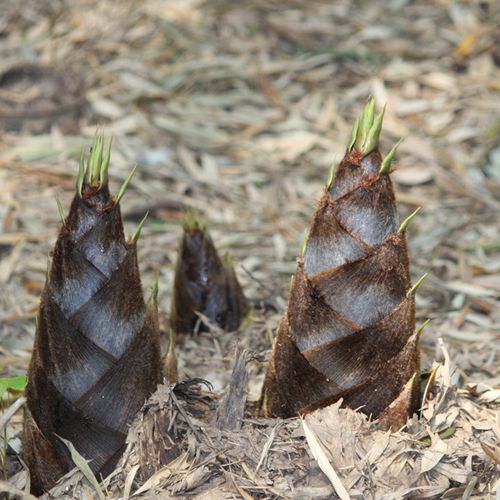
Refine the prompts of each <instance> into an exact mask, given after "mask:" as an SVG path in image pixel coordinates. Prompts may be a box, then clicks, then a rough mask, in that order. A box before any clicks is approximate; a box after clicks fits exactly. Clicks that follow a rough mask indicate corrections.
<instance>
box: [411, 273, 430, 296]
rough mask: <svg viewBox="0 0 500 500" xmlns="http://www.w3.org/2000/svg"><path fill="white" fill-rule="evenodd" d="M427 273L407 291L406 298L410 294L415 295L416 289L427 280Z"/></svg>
mask: <svg viewBox="0 0 500 500" xmlns="http://www.w3.org/2000/svg"><path fill="white" fill-rule="evenodd" d="M428 274H429V273H425V274H424V275H423V276H422V277H421V278H420V279H419V280H418V281H417V282H416V283H415V284H414V285H413V286H412V287H411V288H410V289H409V290H408V293H407V294H406V296H407V297H409V296H410V295H411V294H413V293H415V292H416V291H417V289H418V287H419V286H420V285H421V284H422V282H423V281H424V280H425V278H427V275H428Z"/></svg>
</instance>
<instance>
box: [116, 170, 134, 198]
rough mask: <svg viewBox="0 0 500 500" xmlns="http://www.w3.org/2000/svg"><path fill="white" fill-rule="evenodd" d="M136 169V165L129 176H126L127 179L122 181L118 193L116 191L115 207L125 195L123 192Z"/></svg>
mask: <svg viewBox="0 0 500 500" xmlns="http://www.w3.org/2000/svg"><path fill="white" fill-rule="evenodd" d="M136 169H137V165H136V166H135V167H134V168H133V169H132V171H131V172H130V174H128V177H127V178H126V179H125V180H124V181H123V184H122V185H121V187H120V191H118V196H117V197H116V199H115V206H116V205H118V204H119V203H120V201H121V200H122V198H123V195H124V194H125V191H127V188H128V185H129V184H130V181H131V180H132V177H134V174H135V171H136Z"/></svg>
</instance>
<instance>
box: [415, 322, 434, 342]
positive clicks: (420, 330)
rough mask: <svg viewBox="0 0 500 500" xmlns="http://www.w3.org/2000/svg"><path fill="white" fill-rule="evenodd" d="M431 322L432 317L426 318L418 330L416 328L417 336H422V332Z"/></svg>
mask: <svg viewBox="0 0 500 500" xmlns="http://www.w3.org/2000/svg"><path fill="white" fill-rule="evenodd" d="M430 322H431V320H430V318H429V319H426V320H425V321H424V322H423V323H422V324H421V325H420V326H419V327H418V328H417V329H416V330H415V335H416V336H417V337H419V336H420V334H421V333H422V331H423V330H424V328H425V327H426V326H427V325H428V324H429V323H430Z"/></svg>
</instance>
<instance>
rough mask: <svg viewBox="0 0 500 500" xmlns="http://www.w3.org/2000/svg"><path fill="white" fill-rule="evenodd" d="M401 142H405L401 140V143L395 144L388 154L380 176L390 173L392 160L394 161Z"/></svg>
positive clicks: (383, 162)
mask: <svg viewBox="0 0 500 500" xmlns="http://www.w3.org/2000/svg"><path fill="white" fill-rule="evenodd" d="M401 142H403V139H399V141H398V142H396V144H394V146H393V147H392V149H391V150H390V151H389V152H388V153H387V155H386V156H385V158H384V159H383V160H382V165H380V170H379V171H378V173H379V174H380V175H382V174H387V173H389V170H390V168H391V164H392V160H393V159H394V155H395V154H396V151H397V149H398V148H399V145H400V144H401Z"/></svg>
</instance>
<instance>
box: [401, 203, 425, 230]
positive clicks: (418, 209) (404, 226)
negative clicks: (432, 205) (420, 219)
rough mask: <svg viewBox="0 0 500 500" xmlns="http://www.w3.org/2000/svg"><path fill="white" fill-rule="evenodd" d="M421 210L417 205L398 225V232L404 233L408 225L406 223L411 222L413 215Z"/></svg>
mask: <svg viewBox="0 0 500 500" xmlns="http://www.w3.org/2000/svg"><path fill="white" fill-rule="evenodd" d="M420 210H422V207H418V208H417V209H416V210H415V211H414V212H413V213H412V214H410V215H409V216H408V217H407V218H406V219H405V220H404V221H403V222H402V223H401V225H400V226H399V229H398V234H401V233H404V232H405V231H406V228H407V227H408V224H409V223H410V222H411V220H412V219H413V217H415V215H417V214H418V212H420Z"/></svg>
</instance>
